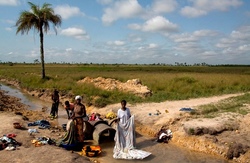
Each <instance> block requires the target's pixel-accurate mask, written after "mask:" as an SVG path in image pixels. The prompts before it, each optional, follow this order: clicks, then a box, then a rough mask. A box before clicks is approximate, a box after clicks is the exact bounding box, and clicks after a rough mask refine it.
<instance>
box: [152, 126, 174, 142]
mask: <svg viewBox="0 0 250 163" xmlns="http://www.w3.org/2000/svg"><path fill="white" fill-rule="evenodd" d="M156 136H157V140H156V141H157V142H159V143H168V142H169V140H171V139H172V138H173V133H172V131H171V130H170V129H163V128H162V129H161V130H160V131H159V132H158V133H157V135H156Z"/></svg>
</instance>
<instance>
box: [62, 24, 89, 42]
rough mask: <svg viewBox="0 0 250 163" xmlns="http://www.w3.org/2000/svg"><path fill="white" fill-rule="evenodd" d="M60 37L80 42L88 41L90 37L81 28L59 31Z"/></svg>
mask: <svg viewBox="0 0 250 163" xmlns="http://www.w3.org/2000/svg"><path fill="white" fill-rule="evenodd" d="M61 35H64V36H69V37H74V38H76V39H80V40H88V39H89V38H90V37H89V35H88V34H87V32H86V31H85V30H84V29H81V28H75V27H72V28H67V29H63V30H62V31H61Z"/></svg>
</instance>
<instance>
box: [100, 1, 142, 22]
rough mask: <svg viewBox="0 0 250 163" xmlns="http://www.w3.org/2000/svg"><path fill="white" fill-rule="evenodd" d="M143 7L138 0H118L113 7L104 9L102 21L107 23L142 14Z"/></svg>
mask: <svg viewBox="0 0 250 163" xmlns="http://www.w3.org/2000/svg"><path fill="white" fill-rule="evenodd" d="M142 12H143V8H142V7H141V6H140V4H139V3H138V2H137V0H121V1H116V2H115V3H114V4H113V5H112V6H111V7H109V8H106V9H105V10H104V15H103V16H102V21H103V23H104V24H106V25H110V24H112V23H113V22H114V21H116V20H118V19H127V18H133V17H136V16H138V15H140V14H142Z"/></svg>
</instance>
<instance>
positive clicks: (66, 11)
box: [54, 5, 85, 19]
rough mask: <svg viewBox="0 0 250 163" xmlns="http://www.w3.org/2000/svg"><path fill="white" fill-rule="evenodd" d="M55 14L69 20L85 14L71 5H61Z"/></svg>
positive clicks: (56, 8)
mask: <svg viewBox="0 0 250 163" xmlns="http://www.w3.org/2000/svg"><path fill="white" fill-rule="evenodd" d="M54 10H55V13H56V14H59V15H60V16H61V17H62V18H63V19H68V18H70V17H73V16H84V15H85V14H84V13H83V12H81V11H80V9H79V8H78V7H73V6H69V5H61V6H57V7H55V9H54Z"/></svg>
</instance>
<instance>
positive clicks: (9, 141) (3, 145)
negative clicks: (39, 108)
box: [0, 134, 21, 151]
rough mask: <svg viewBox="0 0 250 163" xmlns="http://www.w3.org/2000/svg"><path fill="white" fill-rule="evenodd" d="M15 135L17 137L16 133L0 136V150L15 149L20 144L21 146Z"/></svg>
mask: <svg viewBox="0 0 250 163" xmlns="http://www.w3.org/2000/svg"><path fill="white" fill-rule="evenodd" d="M14 137H16V134H7V135H3V136H2V137H1V138H0V150H3V149H5V150H8V151H11V150H15V149H16V148H17V147H18V146H21V143H19V142H17V141H16V140H15V139H14Z"/></svg>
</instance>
